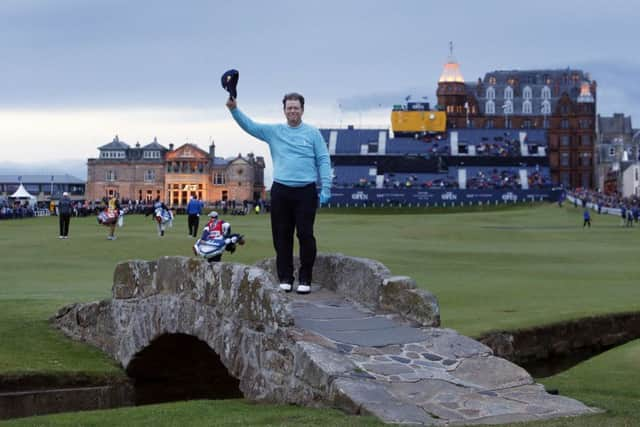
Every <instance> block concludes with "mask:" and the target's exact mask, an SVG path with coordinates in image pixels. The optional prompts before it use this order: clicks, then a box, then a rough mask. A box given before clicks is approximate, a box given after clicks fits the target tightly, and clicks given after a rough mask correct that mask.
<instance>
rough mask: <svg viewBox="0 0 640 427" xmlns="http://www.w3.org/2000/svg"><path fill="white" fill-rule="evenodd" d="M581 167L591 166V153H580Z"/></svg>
mask: <svg viewBox="0 0 640 427" xmlns="http://www.w3.org/2000/svg"><path fill="white" fill-rule="evenodd" d="M580 166H591V153H580Z"/></svg>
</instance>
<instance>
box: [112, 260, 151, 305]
mask: <svg viewBox="0 0 640 427" xmlns="http://www.w3.org/2000/svg"><path fill="white" fill-rule="evenodd" d="M155 270H156V262H155V261H143V260H130V261H123V262H120V263H118V264H117V265H116V268H115V270H114V272H113V287H112V295H113V298H116V299H127V298H133V297H136V296H149V295H153V294H154V293H155V289H154V287H153V276H154V274H155Z"/></svg>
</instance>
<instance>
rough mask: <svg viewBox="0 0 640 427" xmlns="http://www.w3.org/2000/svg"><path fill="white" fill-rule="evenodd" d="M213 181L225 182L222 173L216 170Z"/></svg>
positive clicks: (215, 182)
mask: <svg viewBox="0 0 640 427" xmlns="http://www.w3.org/2000/svg"><path fill="white" fill-rule="evenodd" d="M213 183H214V184H216V185H223V184H224V183H225V179H224V174H223V173H220V172H217V173H215V174H214V175H213Z"/></svg>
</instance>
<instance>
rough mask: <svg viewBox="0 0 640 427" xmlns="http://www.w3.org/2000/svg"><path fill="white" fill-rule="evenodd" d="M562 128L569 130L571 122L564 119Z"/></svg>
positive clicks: (561, 124)
mask: <svg viewBox="0 0 640 427" xmlns="http://www.w3.org/2000/svg"><path fill="white" fill-rule="evenodd" d="M560 127H561V128H562V129H569V120H567V119H562V121H560Z"/></svg>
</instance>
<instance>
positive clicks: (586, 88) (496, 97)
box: [437, 58, 597, 188]
mask: <svg viewBox="0 0 640 427" xmlns="http://www.w3.org/2000/svg"><path fill="white" fill-rule="evenodd" d="M596 87H597V86H596V82H595V81H593V80H591V79H590V78H589V75H588V74H587V73H585V72H583V71H582V70H575V69H570V68H567V69H561V70H558V69H542V70H496V71H491V72H489V73H486V74H485V76H484V78H479V79H478V81H477V82H475V83H466V82H465V81H464V78H463V77H462V74H461V72H460V67H459V65H458V63H457V62H456V61H455V60H454V59H453V58H451V59H450V60H449V62H447V64H446V65H445V67H444V70H443V72H442V75H441V77H440V80H439V81H438V89H437V97H438V105H439V107H440V108H442V109H444V110H445V111H446V112H447V127H448V128H467V127H468V128H472V127H475V128H504V129H536V128H537V129H545V130H546V131H547V134H548V138H549V140H548V147H549V152H548V156H549V165H550V168H551V179H552V181H553V183H554V184H556V185H557V184H563V185H565V186H566V187H571V188H575V187H587V188H594V187H595V186H596V181H595V177H594V154H595V149H594V147H595V143H596Z"/></svg>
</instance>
